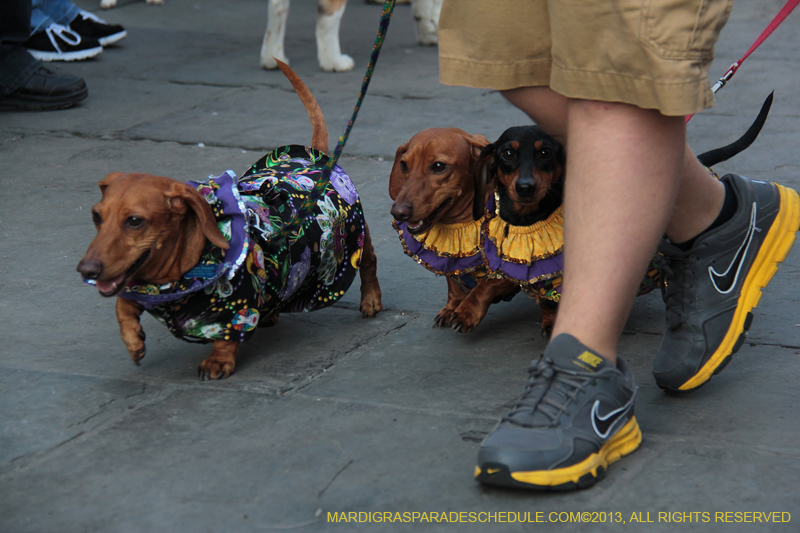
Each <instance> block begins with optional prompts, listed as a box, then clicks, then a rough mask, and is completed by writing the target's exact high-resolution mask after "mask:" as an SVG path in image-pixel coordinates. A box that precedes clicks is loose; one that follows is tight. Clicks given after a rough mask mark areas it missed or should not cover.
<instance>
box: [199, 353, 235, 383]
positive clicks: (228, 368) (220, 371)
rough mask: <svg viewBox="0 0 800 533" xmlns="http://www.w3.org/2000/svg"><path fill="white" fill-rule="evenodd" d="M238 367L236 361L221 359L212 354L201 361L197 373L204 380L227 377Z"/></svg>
mask: <svg viewBox="0 0 800 533" xmlns="http://www.w3.org/2000/svg"><path fill="white" fill-rule="evenodd" d="M235 369H236V363H235V362H234V361H231V360H229V359H221V358H218V357H215V356H213V355H212V356H211V357H209V358H208V359H206V360H204V361H203V362H202V363H200V366H198V367H197V375H198V376H199V377H200V379H201V380H202V381H210V380H212V379H225V378H227V377H230V375H231V374H233V371H234V370H235Z"/></svg>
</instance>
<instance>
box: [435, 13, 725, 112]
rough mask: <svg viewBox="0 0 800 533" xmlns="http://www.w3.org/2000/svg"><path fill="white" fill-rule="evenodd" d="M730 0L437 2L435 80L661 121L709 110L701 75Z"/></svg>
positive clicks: (711, 99)
mask: <svg viewBox="0 0 800 533" xmlns="http://www.w3.org/2000/svg"><path fill="white" fill-rule="evenodd" d="M732 4H733V0H600V1H593V0H549V1H548V0H505V1H500V0H444V5H443V6H442V13H441V18H440V20H439V69H440V77H441V81H442V83H445V84H448V85H464V86H467V87H476V88H490V89H500V90H502V89H513V88H516V87H527V86H550V87H551V88H552V89H553V90H555V91H556V92H558V93H560V94H563V95H564V96H567V97H570V98H583V99H589V100H601V101H606V102H624V103H628V104H633V105H636V106H638V107H641V108H645V109H658V110H659V111H660V112H661V113H662V114H664V115H671V116H681V115H689V114H692V113H697V112H699V111H702V110H703V109H706V108H708V107H712V106H713V105H714V95H713V93H712V92H711V88H710V86H709V82H708V70H709V67H710V66H711V61H712V59H713V58H714V45H715V43H716V42H717V38H718V36H719V32H720V31H721V30H722V27H723V26H724V25H725V22H727V20H728V15H729V14H730V10H731V7H732Z"/></svg>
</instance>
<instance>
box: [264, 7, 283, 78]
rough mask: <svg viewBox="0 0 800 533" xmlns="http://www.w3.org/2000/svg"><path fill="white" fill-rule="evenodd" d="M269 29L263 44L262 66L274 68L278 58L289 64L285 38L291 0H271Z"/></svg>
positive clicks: (276, 66) (269, 68)
mask: <svg viewBox="0 0 800 533" xmlns="http://www.w3.org/2000/svg"><path fill="white" fill-rule="evenodd" d="M267 16H268V18H267V31H265V32H264V42H263V43H262V44H261V68H265V69H267V70H272V69H275V68H278V63H276V62H275V59H273V58H277V59H280V60H281V61H283V62H284V63H286V64H287V65H288V64H289V60H288V59H286V55H285V54H284V53H283V40H284V38H285V37H286V19H288V18H289V0H269V11H268V13H267Z"/></svg>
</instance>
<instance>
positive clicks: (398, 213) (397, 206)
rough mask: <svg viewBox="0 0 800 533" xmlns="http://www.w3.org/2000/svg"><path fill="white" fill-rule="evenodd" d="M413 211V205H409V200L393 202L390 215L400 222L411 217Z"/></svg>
mask: <svg viewBox="0 0 800 533" xmlns="http://www.w3.org/2000/svg"><path fill="white" fill-rule="evenodd" d="M413 212H414V206H413V205H411V202H395V203H393V204H392V210H391V213H392V216H393V217H394V219H395V220H399V221H400V222H405V221H407V220H408V219H409V218H411V214H412V213H413Z"/></svg>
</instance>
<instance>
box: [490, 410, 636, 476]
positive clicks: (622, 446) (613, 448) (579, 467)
mask: <svg viewBox="0 0 800 533" xmlns="http://www.w3.org/2000/svg"><path fill="white" fill-rule="evenodd" d="M641 443H642V431H641V429H639V424H638V423H637V422H636V417H635V416H634V417H632V418H631V419H630V420H629V421H628V422H627V423H626V424H625V425H624V426H622V428H621V429H620V430H619V431H617V433H616V434H615V435H614V436H613V437H611V438H610V439H609V440H608V442H606V443H605V445H603V447H602V448H600V450H599V451H598V452H597V453H593V454H592V455H590V456H589V457H587V458H586V459H584V460H583V461H581V462H580V463H578V464H575V465H572V466H568V467H566V468H558V469H555V470H539V471H533V472H508V471H507V470H505V469H503V470H501V469H498V468H487V469H486V471H485V472H482V471H481V468H480V467H479V466H476V467H475V477H476V478H479V481H482V482H485V483H490V484H497V485H507V486H517V487H526V488H533V489H540V490H564V489H575V488H586V487H589V486H591V485H594V483H595V482H596V481H597V480H598V479H600V478H602V477H603V475H604V474H605V471H606V469H608V465H610V464H612V463H615V462H617V461H619V460H620V459H621V458H623V457H625V456H626V455H628V454H630V453H633V452H634V451H636V449H637V448H638V447H639V445H640V444H641ZM493 475H499V476H502V477H503V478H505V479H503V480H498V482H497V483H493V482H492V479H491V477H492V476H493ZM509 475H510V477H511V480H509V479H508V476H509ZM512 480H513V481H512Z"/></svg>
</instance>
